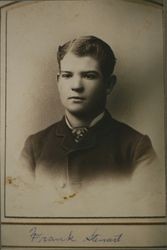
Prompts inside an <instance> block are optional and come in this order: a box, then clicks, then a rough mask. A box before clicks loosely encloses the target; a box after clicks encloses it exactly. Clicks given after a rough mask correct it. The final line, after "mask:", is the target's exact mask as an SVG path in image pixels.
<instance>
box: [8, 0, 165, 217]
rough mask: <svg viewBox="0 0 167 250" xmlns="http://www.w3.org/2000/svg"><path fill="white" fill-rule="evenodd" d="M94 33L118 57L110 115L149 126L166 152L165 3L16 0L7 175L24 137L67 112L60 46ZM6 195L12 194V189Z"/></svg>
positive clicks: (142, 129) (12, 13)
mask: <svg viewBox="0 0 167 250" xmlns="http://www.w3.org/2000/svg"><path fill="white" fill-rule="evenodd" d="M89 34H91V35H95V36H98V37H100V38H102V39H103V40H104V41H106V42H107V43H108V44H110V46H111V47H112V48H113V50H114V52H115V55H116V58H117V65H116V69H115V74H116V75H117V86H116V87H115V89H114V91H113V93H112V95H111V96H110V97H109V99H108V105H107V106H108V109H109V111H110V112H111V114H112V116H113V117H114V118H116V119H118V120H120V121H123V122H125V123H127V124H129V125H130V126H132V127H134V128H135V129H137V130H139V131H140V132H142V133H144V134H148V135H149V136H150V138H151V140H152V143H153V146H154V148H155V150H156V152H157V154H158V156H159V157H160V158H162V159H163V158H164V88H163V25H162V8H161V6H158V5H157V6H156V5H154V4H148V3H144V2H141V1H124V0H117V1H115V0H103V1H101V0H96V1H91V0H86V1H82V0H80V1H41V2H35V1H34V2H32V3H21V4H19V5H15V6H11V7H10V9H9V10H8V15H7V44H6V45H7V51H6V52H7V86H6V94H7V96H6V97H7V98H6V132H7V133H6V156H7V157H6V171H7V175H8V176H12V175H13V174H14V172H15V168H14V165H15V162H16V161H17V158H18V157H19V154H20V151H21V149H22V147H23V145H24V142H25V139H26V138H27V137H28V136H29V135H30V134H33V133H36V132H37V131H39V130H41V129H44V128H45V127H47V126H49V125H50V124H52V123H54V122H55V121H57V120H59V119H60V118H61V117H62V114H63V108H62V106H61V104H60V100H59V97H58V93H57V86H56V74H57V69H58V67H57V62H56V51H57V47H58V46H59V45H61V44H63V43H64V42H66V41H68V40H70V39H73V38H75V37H77V36H80V35H89ZM161 168H162V170H163V171H164V170H165V167H164V165H162V166H161ZM8 195H9V197H12V192H11V191H10V190H9V192H8ZM9 200H10V199H8V205H7V208H8V211H10V212H11V211H14V210H13V207H12V206H11V203H12V201H11V200H10V201H9ZM163 211H164V210H163ZM158 213H160V210H158Z"/></svg>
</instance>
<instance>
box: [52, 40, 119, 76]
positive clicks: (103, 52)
mask: <svg viewBox="0 0 167 250" xmlns="http://www.w3.org/2000/svg"><path fill="white" fill-rule="evenodd" d="M68 52H72V53H74V54H75V55H77V56H80V57H82V56H92V57H93V58H94V59H96V60H98V62H99V66H100V69H101V71H102V74H103V76H104V77H108V76H109V75H111V74H112V73H113V71H114V66H115V63H116V58H115V55H114V53H113V51H112V49H111V47H110V46H109V45H108V44H107V43H106V42H104V41H103V40H101V39H100V38H97V37H95V36H81V37H79V38H76V39H74V40H71V41H68V42H66V43H65V44H64V45H62V46H59V47H58V51H57V61H58V64H59V69H60V62H61V60H62V59H63V58H64V56H65V55H66V54H67V53H68Z"/></svg>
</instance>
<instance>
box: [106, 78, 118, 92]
mask: <svg viewBox="0 0 167 250" xmlns="http://www.w3.org/2000/svg"><path fill="white" fill-rule="evenodd" d="M116 81H117V77H116V75H110V76H109V78H108V79H107V89H106V93H107V95H109V94H110V93H111V92H112V90H113V88H114V86H115V84H116Z"/></svg>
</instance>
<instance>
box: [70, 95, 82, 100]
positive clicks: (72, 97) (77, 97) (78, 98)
mask: <svg viewBox="0 0 167 250" xmlns="http://www.w3.org/2000/svg"><path fill="white" fill-rule="evenodd" d="M68 99H74V100H85V98H84V97H80V96H70V97H68Z"/></svg>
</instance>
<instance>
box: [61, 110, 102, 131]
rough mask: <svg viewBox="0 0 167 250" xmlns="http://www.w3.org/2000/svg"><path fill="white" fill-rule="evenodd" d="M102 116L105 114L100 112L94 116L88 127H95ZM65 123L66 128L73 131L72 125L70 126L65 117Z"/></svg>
mask: <svg viewBox="0 0 167 250" xmlns="http://www.w3.org/2000/svg"><path fill="white" fill-rule="evenodd" d="M104 114H105V112H102V113H100V114H99V115H98V116H96V117H95V118H94V119H93V120H92V121H91V123H90V124H89V126H88V127H89V128H91V127H93V126H95V125H96V124H97V123H98V122H99V121H100V120H101V119H102V118H103V116H104ZM65 121H66V124H67V126H68V127H69V128H70V129H74V128H73V127H72V125H71V124H70V122H69V120H68V118H67V116H65Z"/></svg>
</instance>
